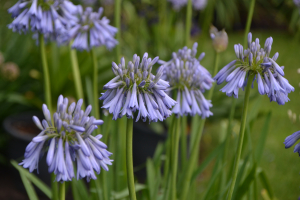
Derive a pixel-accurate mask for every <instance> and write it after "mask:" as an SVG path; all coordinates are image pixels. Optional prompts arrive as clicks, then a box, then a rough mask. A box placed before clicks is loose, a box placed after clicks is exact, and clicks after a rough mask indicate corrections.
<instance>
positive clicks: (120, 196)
mask: <svg viewBox="0 0 300 200" xmlns="http://www.w3.org/2000/svg"><path fill="white" fill-rule="evenodd" d="M144 189H146V186H145V185H144V184H140V183H136V184H135V192H139V191H141V190H144ZM112 196H113V199H123V198H126V197H129V191H128V188H126V189H124V190H122V191H120V192H113V194H112Z"/></svg>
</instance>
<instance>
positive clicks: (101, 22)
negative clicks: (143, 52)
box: [68, 5, 118, 51]
mask: <svg viewBox="0 0 300 200" xmlns="http://www.w3.org/2000/svg"><path fill="white" fill-rule="evenodd" d="M74 14H75V15H76V16H77V22H76V24H75V26H73V27H72V28H71V29H70V31H69V38H68V40H72V39H74V41H73V44H72V48H75V49H78V50H80V51H82V50H86V51H89V50H90V49H92V48H93V47H98V46H102V45H105V46H106V47H107V48H108V49H112V48H113V47H115V46H116V45H117V44H118V41H117V40H116V39H115V38H114V36H115V34H116V33H117V31H118V30H117V28H115V27H113V26H111V25H109V19H107V18H106V17H102V18H101V15H102V14H103V8H99V10H98V12H93V9H92V8H91V7H87V8H86V9H85V10H84V11H83V9H82V6H81V5H78V6H77V10H76V12H75V13H74Z"/></svg>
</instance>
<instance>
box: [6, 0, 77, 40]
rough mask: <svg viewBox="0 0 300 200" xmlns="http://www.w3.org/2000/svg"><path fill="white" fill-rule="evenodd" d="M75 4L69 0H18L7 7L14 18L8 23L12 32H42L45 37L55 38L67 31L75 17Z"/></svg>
mask: <svg viewBox="0 0 300 200" xmlns="http://www.w3.org/2000/svg"><path fill="white" fill-rule="evenodd" d="M75 10H76V6H75V5H73V3H72V2H71V1H69V0H51V1H50V0H19V1H18V2H17V3H16V4H15V5H14V6H12V7H11V8H9V9H8V12H9V13H11V15H12V17H13V18H14V20H13V22H12V23H11V24H9V25H8V27H9V28H10V29H12V30H13V31H14V32H15V31H17V32H19V33H27V32H29V30H31V31H32V32H34V33H38V34H42V35H43V36H44V38H45V39H51V40H56V39H58V38H59V37H61V36H63V35H65V34H66V33H67V29H68V28H69V27H70V26H72V24H73V23H74V22H75V21H74V20H76V18H75V17H74V16H73V15H72V12H74V11H75Z"/></svg>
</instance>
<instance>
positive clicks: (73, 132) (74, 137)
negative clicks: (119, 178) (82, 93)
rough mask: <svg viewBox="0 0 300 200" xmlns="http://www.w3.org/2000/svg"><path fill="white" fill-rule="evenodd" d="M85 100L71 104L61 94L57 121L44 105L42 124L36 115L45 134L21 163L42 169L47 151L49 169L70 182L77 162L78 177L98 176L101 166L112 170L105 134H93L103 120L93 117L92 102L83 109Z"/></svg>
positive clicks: (60, 179)
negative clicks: (40, 161)
mask: <svg viewBox="0 0 300 200" xmlns="http://www.w3.org/2000/svg"><path fill="white" fill-rule="evenodd" d="M82 103H83V101H82V99H80V100H79V101H78V102H77V104H76V103H75V102H73V103H72V104H71V105H70V106H69V107H68V98H63V96H62V95H60V96H59V98H58V101H57V111H56V112H55V113H54V114H53V121H52V119H51V114H50V111H49V110H48V108H47V106H46V105H45V104H44V105H43V113H44V116H45V119H44V120H43V121H42V123H41V122H40V120H39V119H38V118H37V117H36V116H33V121H34V123H35V124H36V126H37V127H38V128H39V129H40V130H41V133H40V134H39V135H38V136H36V137H34V138H33V139H32V141H31V142H30V143H29V145H28V146H27V147H26V150H25V154H24V157H25V159H24V160H23V162H21V163H20V165H23V167H24V168H29V171H30V172H32V171H33V170H35V169H37V170H38V162H39V159H40V157H41V156H42V155H43V154H44V153H45V152H47V158H46V161H47V165H48V166H49V168H48V171H49V173H52V172H54V173H55V174H56V180H57V181H70V180H71V179H72V178H74V170H73V162H76V163H77V179H79V178H85V177H86V178H87V180H88V181H89V180H90V179H91V178H92V179H97V177H96V176H95V173H94V171H96V173H98V174H99V173H100V167H102V168H103V169H104V170H106V171H108V167H107V165H111V164H112V163H111V161H112V160H110V159H109V156H110V155H111V153H110V152H108V151H107V150H106V148H107V146H106V144H104V143H103V142H101V141H100V139H101V137H102V135H97V136H95V137H94V136H93V135H91V134H92V132H93V131H94V130H95V129H96V128H98V127H97V126H98V125H101V124H103V121H102V120H97V119H95V118H94V117H92V116H91V117H89V114H90V112H91V110H92V106H90V105H89V106H88V107H87V108H86V110H85V111H83V110H81V105H82Z"/></svg>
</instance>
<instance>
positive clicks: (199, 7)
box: [168, 0, 207, 10]
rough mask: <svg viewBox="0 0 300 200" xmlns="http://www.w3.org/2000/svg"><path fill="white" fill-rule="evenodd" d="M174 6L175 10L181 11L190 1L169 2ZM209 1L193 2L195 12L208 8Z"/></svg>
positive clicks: (195, 0) (193, 0) (198, 0)
mask: <svg viewBox="0 0 300 200" xmlns="http://www.w3.org/2000/svg"><path fill="white" fill-rule="evenodd" d="M168 1H169V2H171V3H172V4H173V8H174V9H175V10H180V9H181V8H182V7H183V6H185V5H186V4H187V3H188V0H168ZM206 4H207V0H192V5H193V7H194V9H195V10H203V9H204V8H205V7H206Z"/></svg>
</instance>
